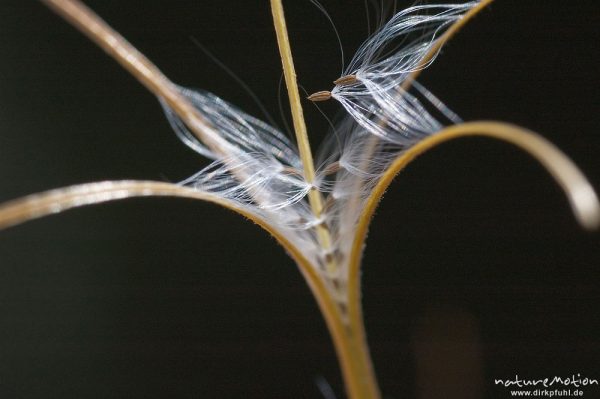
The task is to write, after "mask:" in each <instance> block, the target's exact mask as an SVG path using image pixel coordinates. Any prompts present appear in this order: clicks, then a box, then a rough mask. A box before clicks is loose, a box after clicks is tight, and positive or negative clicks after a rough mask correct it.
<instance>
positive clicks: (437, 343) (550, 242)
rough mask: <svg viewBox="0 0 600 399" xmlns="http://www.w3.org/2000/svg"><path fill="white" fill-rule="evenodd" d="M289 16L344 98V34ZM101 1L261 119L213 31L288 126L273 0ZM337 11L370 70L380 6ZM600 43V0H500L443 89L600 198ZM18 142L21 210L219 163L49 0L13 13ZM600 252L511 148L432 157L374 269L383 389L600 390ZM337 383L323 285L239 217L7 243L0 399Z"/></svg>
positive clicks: (189, 214) (161, 52)
mask: <svg viewBox="0 0 600 399" xmlns="http://www.w3.org/2000/svg"><path fill="white" fill-rule="evenodd" d="M286 3H288V4H286V6H287V9H286V11H287V15H288V18H289V22H288V25H289V29H290V34H291V39H292V46H293V49H294V53H295V55H296V60H297V61H296V62H297V71H298V75H299V81H300V83H301V84H302V85H303V86H304V87H306V90H308V91H310V92H312V91H316V90H323V89H328V88H330V85H331V84H330V82H331V81H332V80H333V79H335V78H337V77H338V76H339V69H340V55H339V51H338V48H337V45H336V42H335V39H334V36H333V34H332V32H331V29H330V27H329V26H328V24H327V22H326V20H325V18H324V17H323V16H322V15H320V14H319V13H318V11H317V10H316V9H315V8H314V7H312V6H310V5H309V3H308V1H287V2H286ZM348 3H351V4H348ZM399 3H400V6H406V5H408V4H407V3H405V2H399ZM87 4H89V5H90V6H91V7H92V8H93V9H95V10H96V11H97V12H98V13H99V14H100V15H101V16H103V17H104V18H105V19H106V20H107V21H108V22H109V23H110V24H111V25H112V26H114V27H115V28H116V29H117V30H119V31H120V32H121V33H122V34H123V35H124V36H125V37H126V38H128V39H129V40H130V41H131V42H132V43H134V44H135V45H137V46H138V47H139V48H140V50H141V51H142V52H144V53H145V54H146V55H148V56H149V57H150V58H151V59H152V60H153V61H154V62H156V63H157V65H158V66H159V67H161V68H162V69H163V71H164V72H165V73H166V74H167V75H168V76H169V77H170V78H172V79H173V80H174V81H175V82H177V83H180V84H183V85H187V86H193V87H200V88H204V89H207V90H210V91H213V92H215V93H217V94H218V95H219V96H221V97H223V98H225V99H227V100H229V101H231V102H233V103H235V104H238V105H239V106H240V107H242V108H243V109H245V110H247V111H248V112H250V113H252V114H256V115H259V111H258V108H257V106H256V105H255V104H253V103H252V101H251V100H250V99H249V97H248V95H247V94H245V93H244V91H243V90H242V88H241V87H240V86H239V85H238V84H237V83H235V82H234V81H233V80H232V79H231V78H230V77H229V76H227V74H226V73H224V72H223V71H222V69H220V68H219V67H218V66H216V65H215V64H214V63H213V62H211V61H210V60H209V59H208V58H207V57H206V56H205V55H204V54H203V53H202V52H201V51H200V50H198V48H197V47H196V46H195V45H194V44H193V43H192V41H191V40H190V36H193V37H195V38H196V39H197V40H198V41H200V42H201V43H202V44H203V45H204V46H206V47H207V48H209V49H210V50H211V51H212V52H213V53H214V54H215V55H216V56H217V57H219V58H220V59H221V60H222V61H223V62H224V63H225V64H226V65H228V66H229V67H230V68H231V69H233V70H234V71H235V72H236V73H237V74H239V76H240V77H241V79H243V80H244V81H245V82H247V83H248V84H249V85H250V86H251V88H252V90H253V91H254V92H255V93H256V94H257V96H258V97H259V98H260V99H261V100H262V101H263V102H264V104H265V106H266V107H267V109H269V110H271V111H272V113H273V114H274V117H275V118H276V119H278V120H280V117H279V116H278V115H279V112H278V111H277V109H278V106H277V98H278V90H277V87H278V82H279V76H280V69H281V67H280V61H279V59H278V55H277V50H276V44H275V38H274V33H273V30H272V27H271V21H270V11H269V7H268V2H267V1H266V0H263V1H233V2H217V1H215V2H209V1H205V2H203V1H197V0H190V1H172V2H165V1H143V2H142V1H88V2H87ZM324 5H325V7H326V8H327V10H329V11H330V13H331V16H332V18H333V19H334V20H335V21H336V24H337V27H338V29H339V30H340V33H341V35H342V38H343V41H344V45H345V49H346V52H347V57H348V56H350V55H351V54H352V53H353V52H354V50H355V49H356V46H357V45H358V44H359V43H360V42H361V41H362V40H363V39H364V37H365V34H366V31H367V24H366V19H365V15H364V14H365V13H364V6H363V4H362V2H361V1H353V2H346V1H333V0H331V1H325V2H324ZM599 25H600V10H599V7H598V5H597V2H595V1H581V0H578V1H576V2H559V1H553V2H541V1H520V2H511V1H500V0H498V1H497V2H496V3H495V4H493V5H492V7H490V8H489V9H488V10H485V11H484V12H483V13H482V14H481V15H480V16H479V17H478V18H476V19H475V20H474V21H473V22H471V23H469V25H468V26H467V27H466V28H465V29H464V31H462V32H461V33H460V34H459V35H458V36H457V37H456V38H455V40H453V41H452V42H451V43H450V45H449V46H448V47H447V48H446V49H445V50H444V52H443V54H442V55H441V56H440V57H439V58H438V60H437V61H436V63H435V64H434V65H433V66H432V67H431V68H430V69H429V70H427V71H426V72H425V73H424V74H423V75H422V83H424V84H425V85H426V86H427V87H429V88H430V89H431V90H432V91H433V92H434V93H435V94H436V95H438V96H439V97H440V98H441V99H443V100H444V101H445V102H446V103H447V104H448V105H449V106H450V107H451V108H453V109H454V110H455V111H456V112H457V113H458V114H459V115H461V116H462V117H463V118H464V119H465V120H477V119H498V120H505V121H510V122H514V123H516V124H519V125H523V126H525V127H528V128H530V129H533V130H535V131H538V132H540V133H541V134H543V135H544V136H545V137H547V138H548V139H550V140H551V141H552V142H554V143H555V144H557V145H558V146H559V147H560V148H561V149H562V150H564V151H565V152H566V153H567V154H568V155H570V156H571V157H572V158H573V159H574V160H575V162H576V163H577V164H578V165H579V166H580V167H581V168H582V170H583V171H584V172H585V173H586V174H587V176H588V177H589V178H590V180H591V182H592V183H593V184H594V186H595V187H596V188H600V158H599V157H598V151H600V138H599V137H600V136H599V134H598V127H599V118H598V111H599V109H598V105H599V104H600V102H599V101H598V100H599V98H598V88H599V85H598V77H597V76H598V74H597V65H598V61H599V59H600V57H599V56H598V55H599V48H598V40H599V39H600V37H599V36H600V35H599V34H598V26H599ZM283 101H284V102H285V101H286V99H285V97H284V98H283ZM326 110H327V111H328V112H330V115H333V114H334V113H335V112H336V110H337V107H336V106H335V104H330V105H328V106H327V107H326ZM306 114H307V119H308V123H309V130H310V135H311V139H312V140H313V145H314V144H316V143H317V142H318V141H319V140H320V138H322V137H323V135H324V133H325V132H326V131H327V123H326V122H325V121H324V120H323V118H322V117H321V116H320V115H319V114H318V113H317V112H316V110H314V108H313V107H311V106H310V105H309V104H306ZM0 131H1V133H0V200H2V201H4V200H9V199H13V198H17V197H19V196H22V195H26V194H29V193H34V192H39V191H42V190H46V189H50V188H55V187H62V186H67V185H70V184H76V183H83V182H90V181H100V180H106V179H125V178H137V179H154V180H166V181H178V180H180V179H183V178H185V177H187V176H189V175H191V174H193V173H194V172H196V171H197V170H198V169H200V168H201V167H202V165H204V163H205V162H204V161H203V160H202V159H200V158H199V157H198V156H197V155H196V154H195V153H193V152H192V151H191V150H189V149H188V148H187V147H185V146H184V145H182V144H180V143H179V142H178V140H177V138H176V137H175V135H174V134H173V133H172V132H171V131H170V128H169V126H168V124H167V122H166V121H165V120H164V117H163V116H162V112H161V110H160V107H159V105H158V103H157V101H156V100H155V99H154V98H153V97H152V95H150V94H149V93H147V92H146V91H145V89H144V88H143V87H142V86H141V85H139V84H138V83H137V82H136V81H135V80H134V79H132V78H131V77H130V76H128V75H127V74H126V73H125V72H124V71H122V70H121V68H120V67H119V66H118V65H117V64H116V63H115V62H114V61H112V60H110V59H109V58H108V57H106V56H105V55H104V54H103V53H102V52H101V51H100V50H98V49H97V48H96V47H95V46H94V45H92V44H91V43H90V42H89V41H88V40H87V39H85V38H84V37H83V36H82V35H81V34H79V33H78V32H76V31H75V30H74V29H73V28H71V27H70V26H69V25H67V24H66V23H65V22H63V21H62V20H61V19H59V18H58V17H56V16H55V15H53V14H52V13H51V12H49V11H48V10H46V9H45V8H44V7H43V6H42V5H41V4H40V3H38V2H35V1H22V0H9V1H7V0H3V1H2V3H1V4H0ZM599 237H600V236H599V235H598V234H589V233H586V232H584V231H582V230H581V229H580V228H579V227H578V226H577V225H576V222H575V221H574V219H573V217H572V216H571V213H570V210H569V207H568V204H567V201H566V199H565V197H564V195H563V194H562V192H561V191H560V189H559V188H558V187H557V186H556V185H555V184H554V182H553V181H552V180H551V178H550V177H549V176H548V174H547V173H546V172H545V171H544V170H543V169H542V168H541V167H540V166H539V165H538V164H536V162H535V161H533V160H532V159H530V158H529V157H528V156H527V155H525V154H524V153H522V152H520V151H519V150H517V149H515V148H512V147H510V146H508V145H506V144H503V143H499V142H494V141H491V140H486V139H468V140H466V139H465V140H460V141H456V142H453V143H448V144H445V145H444V146H442V147H440V148H438V149H435V150H434V151H432V152H431V153H429V154H427V155H425V156H423V157H421V158H419V159H418V161H417V162H415V163H413V164H411V165H410V167H409V168H408V169H407V170H406V171H405V172H403V174H402V175H401V178H399V179H398V180H397V181H396V182H395V183H394V184H393V185H392V187H391V188H390V190H389V192H388V193H387V195H386V197H385V199H384V201H383V203H382V205H381V207H380V209H379V211H378V214H377V215H376V218H375V219H374V221H373V224H372V226H371V232H370V235H369V240H368V245H367V248H366V252H365V257H364V272H363V282H364V302H365V317H366V325H367V331H368V337H369V343H370V346H371V349H372V352H373V359H374V363H375V367H376V370H377V373H378V376H379V380H380V384H381V388H382V390H383V392H384V393H385V394H386V395H388V397H389V398H416V397H435V395H436V394H435V393H431V391H432V390H433V392H435V390H436V389H438V391H439V392H444V393H443V394H440V395H438V396H437V397H448V398H451V397H462V398H468V397H486V398H505V397H508V395H507V393H506V392H505V390H504V389H500V388H498V387H495V386H494V385H493V379H494V378H511V377H514V375H515V374H519V375H520V376H524V377H531V378H535V377H537V378H539V377H545V376H550V377H551V376H554V375H571V374H573V373H575V374H576V373H581V374H582V375H585V376H588V377H593V378H599V379H600V366H599V363H600V313H599V312H598V307H599V306H600V285H599V283H600V279H599V277H600V273H599V271H598V266H599V260H600V252H599V251H598V248H599V245H598V244H599V243H600V240H599ZM465 354H466V355H465ZM432 359H433V360H432ZM435 359H439V360H435ZM428 364H429V365H432V366H431V367H433V368H436V367H437V368H438V369H439V370H438V371H437V373H438V374H439V375H442V376H446V377H447V378H446V381H444V378H439V379H436V378H435V375H436V371H435V370H434V371H431V370H430V371H427V370H428V369H427V367H428V366H427V365H428ZM424 370H425V371H424ZM427 373H429V374H427ZM432 373H433V374H432ZM453 373H454V374H453ZM448 376H450V377H448ZM318 378H324V379H325V380H327V381H328V383H330V384H331V385H332V387H333V389H334V391H335V392H336V393H337V395H338V397H343V396H344V395H343V388H342V383H341V379H340V376H339V371H338V367H337V363H336V359H335V354H334V352H333V349H332V345H331V342H330V338H329V337H328V334H327V331H326V328H325V326H324V323H323V322H322V321H321V318H320V315H319V313H318V309H317V307H316V305H315V303H314V301H313V299H312V298H311V295H310V293H309V290H308V289H307V287H306V286H305V284H304V282H303V280H302V278H301V276H300V274H299V273H298V272H297V270H296V268H295V266H294V264H293V263H292V261H291V260H289V259H288V258H287V256H286V255H285V253H284V251H283V250H282V249H281V248H280V247H279V246H278V245H277V244H276V243H275V241H274V240H273V239H271V238H270V237H268V236H267V235H266V234H265V233H263V232H262V231H260V229H259V228H258V227H257V226H255V225H253V224H252V223H250V222H248V221H244V220H242V219H241V218H240V217H238V216H237V215H235V214H233V213H231V212H229V211H225V210H222V209H219V208H217V207H215V206H213V205H208V204H203V203H200V202H192V201H186V200H180V199H134V200H127V201H123V202H118V203H112V204H106V205H101V206H94V207H89V208H85V209H78V210H73V211H69V212H67V213H64V214H61V215H57V216H52V217H48V218H45V219H42V220H37V221H34V222H31V223H27V224H25V225H22V226H18V227H16V228H12V229H9V230H7V231H2V232H0V398H59V397H60V398H75V397H77V398H88V397H89V398H106V397H118V398H163V397H170V398H212V397H215V398H250V397H261V398H287V397H290V398H319V397H322V395H321V394H320V393H319V392H318V390H317V388H316V383H315V380H316V379H318ZM448 380H449V381H448ZM453 386H454V387H453ZM456 386H458V387H461V386H462V387H463V389H465V390H467V391H469V392H467V393H465V392H462V393H461V392H460V388H456ZM453 389H454V390H455V391H453ZM428 392H429V393H428ZM427 395H429V396H427ZM594 395H595V396H594ZM585 397H586V398H592V397H600V389H598V388H595V389H587V390H585Z"/></svg>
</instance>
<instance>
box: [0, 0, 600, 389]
mask: <svg viewBox="0 0 600 399" xmlns="http://www.w3.org/2000/svg"><path fill="white" fill-rule="evenodd" d="M41 2H42V3H45V4H46V5H48V6H49V7H50V8H52V9H53V10H54V11H56V12H57V13H58V14H59V15H61V16H62V17H63V18H65V19H66V20H68V21H69V22H70V23H72V24H73V25H74V26H75V27H76V28H77V29H79V30H80V31H82V32H83V33H84V34H85V35H87V36H88V37H89V38H90V39H91V40H92V41H94V42H95V43H96V44H98V45H99V46H100V47H101V48H102V49H103V50H104V51H106V52H107V53H108V55H109V56H111V57H112V58H114V59H115V60H116V61H117V62H119V63H120V64H121V65H122V66H123V67H124V68H125V69H126V70H128V71H129V72H130V73H131V74H132V75H133V76H134V77H136V78H137V79H138V80H139V81H140V82H141V83H142V84H143V85H144V86H145V87H147V88H148V89H149V90H150V91H151V92H152V93H153V94H154V95H156V96H157V97H158V99H159V100H160V102H161V104H162V106H163V108H164V110H165V114H166V116H167V118H168V120H169V122H170V123H171V125H172V127H173V128H174V130H175V132H176V133H177V135H178V136H179V137H180V138H181V139H182V141H183V142H184V143H185V144H187V145H188V146H189V147H190V148H192V149H193V150H195V151H196V152H198V153H199V154H201V155H202V156H204V157H206V158H209V159H211V160H213V163H212V164H210V165H209V166H208V167H206V168H205V169H203V170H201V171H200V172H198V173H196V174H194V175H193V176H191V177H190V178H188V179H186V180H185V181H183V182H181V183H179V184H171V183H164V182H156V181H134V180H125V181H107V182H98V183H88V184H82V185H77V186H72V187H67V188H62V189H57V190H52V191H47V192H43V193H39V194H34V195H30V196H27V197H24V198H20V199H16V200H13V201H10V202H7V203H5V204H2V205H0V228H7V227H10V226H14V225H16V224H19V223H23V222H26V221H29V220H32V219H35V218H38V217H42V216H45V215H49V214H53V213H59V212H62V211H65V210H67V209H71V208H74V207H79V206H83V205H90V204H98V203H102V202H107V201H112V200H118V199H123V198H131V197H146V196H170V197H184V198H190V199H199V200H203V201H207V202H212V203H216V204H218V205H221V206H223V207H225V208H228V209H231V210H233V211H235V212H237V213H239V214H241V215H242V216H244V217H246V218H249V219H251V220H252V221H254V222H255V223H257V224H258V225H260V226H261V227H262V228H264V229H265V230H266V231H268V232H269V233H270V234H271V235H272V236H273V237H275V238H276V239H277V241H278V242H279V243H280V244H281V245H282V246H283V247H284V248H285V249H286V251H287V252H288V253H289V254H290V256H291V257H292V258H293V260H294V261H295V262H296V264H297V265H298V268H299V270H300V271H301V273H302V275H303V276H304V278H305V280H306V282H307V284H308V285H309V287H310V289H311V291H312V293H313V295H314V297H315V299H316V301H317V303H318V305H319V308H320V310H321V312H322V314H323V317H324V319H325V321H326V324H327V327H328V329H329V332H330V334H331V337H332V340H333V343H334V346H335V349H336V353H337V357H338V360H339V364H340V368H341V372H342V376H343V380H344V384H345V388H346V393H347V395H348V397H350V398H352V399H367V398H368V399H377V398H380V397H381V394H380V390H379V387H378V384H377V379H376V377H375V372H374V367H373V365H372V361H371V357H370V354H369V349H368V345H367V340H366V333H365V326H364V323H363V316H362V308H361V295H360V293H361V286H360V267H361V256H362V251H363V248H364V245H365V239H366V235H367V231H368V226H369V222H370V220H371V218H372V216H373V214H374V211H375V209H376V207H377V205H378V203H379V201H380V200H381V197H382V195H383V193H384V191H385V190H386V189H387V187H388V186H389V184H390V183H391V181H392V180H393V178H394V177H395V176H396V174H397V173H399V172H400V171H401V170H402V169H403V168H404V167H405V166H406V165H407V164H408V163H409V162H411V161H412V160H413V159H415V157H417V156H418V155H420V154H422V153H424V152H426V151H427V150H429V149H431V148H433V147H436V146H437V145H439V144H442V143H444V142H446V141H449V140H452V139H455V138H460V137H469V136H484V137H490V138H494V139H498V140H502V141H505V142H508V143H510V144H513V145H515V146H517V147H519V148H521V149H522V150H524V151H526V152H527V153H529V154H530V155H531V156H533V157H534V158H535V159H536V160H538V161H539V162H540V163H541V164H542V165H543V166H544V167H545V168H546V169H547V170H548V171H549V172H550V174H551V175H552V176H553V177H554V178H555V179H556V181H557V183H558V184H559V185H560V186H561V187H562V188H563V190H564V191H565V192H566V194H567V197H568V199H569V202H570V204H571V207H572V209H573V212H574V213H575V216H576V218H577V220H578V221H579V223H580V224H581V225H582V226H583V227H584V228H586V229H590V230H593V229H597V228H598V227H599V225H600V205H599V202H598V198H597V196H596V194H595V192H594V190H593V188H592V187H591V185H590V184H589V183H588V181H587V180H586V178H585V177H584V176H583V174H582V173H581V172H580V171H579V170H578V168H577V167H576V166H575V165H574V164H573V162H571V161H570V160H569V159H568V158H567V157H566V156H565V155H564V154H563V153H562V152H560V150H558V149H557V148H556V147H555V146H554V145H552V144H551V143H549V142H548V141H547V140H545V139H544V138H542V137H541V136H539V135H537V134H536V133H533V132H531V131H529V130H527V129H524V128H521V127H518V126H514V125H511V124H508V123H502V122H494V121H477V122H466V123H465V122H462V121H461V119H460V118H459V117H458V116H457V115H456V114H455V113H454V112H452V111H451V110H450V109H449V108H448V107H447V106H445V105H444V104H443V103H442V102H441V101H440V100H439V99H437V98H436V97H435V96H434V95H433V94H432V93H431V92H429V90H427V89H426V88H425V87H424V86H422V85H421V84H420V83H418V82H417V80H416V78H417V76H418V75H419V73H421V71H423V70H424V69H425V68H427V66H429V65H430V64H431V63H432V62H433V61H434V60H435V58H436V56H437V55H438V53H439V51H440V49H441V48H442V46H443V45H444V44H445V43H446V42H447V41H448V40H449V39H450V38H451V37H452V36H453V35H454V34H455V33H456V32H457V31H458V30H459V29H460V28H461V27H462V26H463V25H464V24H465V23H466V22H467V21H469V20H470V19H471V18H472V17H473V16H475V15H476V14H477V13H478V12H479V11H480V10H481V9H482V8H484V7H486V6H487V5H488V4H489V3H491V0H483V1H472V2H467V3H464V4H451V5H448V4H446V5H419V6H413V7H411V8H409V9H406V10H403V11H400V12H398V13H397V14H395V15H393V16H392V17H391V18H390V20H389V21H388V22H386V23H385V24H382V26H381V27H379V29H378V30H377V31H376V32H375V33H374V34H373V35H371V36H370V37H369V38H368V39H367V40H366V41H365V42H364V43H363V44H362V45H361V46H360V47H359V49H358V51H357V52H356V54H355V56H354V57H353V59H352V61H351V62H350V64H349V65H348V66H347V67H346V68H345V69H344V71H343V73H342V75H341V76H339V77H335V79H333V78H332V80H334V87H333V89H331V90H329V91H327V90H323V91H319V92H318V93H315V94H313V95H311V96H309V99H310V100H313V101H322V100H336V101H338V102H339V103H340V104H341V106H342V108H343V109H344V110H345V112H346V114H347V115H346V117H345V118H344V119H343V120H342V122H341V123H339V125H338V126H337V127H336V132H335V133H332V135H331V136H330V137H329V138H327V139H326V140H325V142H324V144H323V145H322V146H321V147H320V148H319V150H318V151H317V152H316V153H315V155H314V156H313V153H312V150H311V146H310V144H309V134H310V132H309V130H308V129H307V126H306V122H305V120H304V116H303V110H302V99H301V96H300V93H299V91H298V83H297V81H296V78H297V76H296V71H295V67H294V62H293V58H292V50H291V44H290V40H289V38H288V32H287V27H286V21H285V14H284V8H283V4H282V0H270V5H271V10H272V16H273V21H274V27H275V33H276V37H277V42H278V45H279V50H280V55H281V60H282V66H283V72H284V76H285V82H286V87H287V91H288V96H289V100H290V110H291V114H292V117H293V125H294V131H295V135H296V139H295V142H293V141H292V140H290V139H289V138H288V137H287V136H286V135H285V134H283V133H282V132H280V131H279V130H277V129H276V128H274V127H272V126H270V125H268V124H266V123H264V122H262V121H260V120H258V119H256V118H254V117H252V116H250V115H248V114H246V113H244V112H243V111H241V110H240V109H238V108H236V107H235V106H233V105H231V104H229V103H227V102H226V101H224V100H222V99H220V98H219V97H217V96H216V95H214V94H212V93H209V92H204V91H197V90H190V89H187V88H184V87H181V86H178V85H176V84H174V83H173V82H171V81H170V80H169V79H168V78H167V77H166V76H165V75H164V74H163V73H162V72H160V70H159V69H158V68H157V67H156V66H155V65H154V64H153V63H152V62H150V61H149V60H148V59H147V58H146V57H145V56H144V55H143V54H141V53H140V52H139V51H138V50H136V49H135V48H134V47H133V46H132V45H131V44H130V43H128V42H127V41H126V40H125V39H124V38H123V37H122V36H121V35H119V34H118V33H117V32H115V31H114V30H113V29H112V28H111V27H110V26H109V25H108V24H106V23H105V22H104V21H102V20H101V19H100V18H99V17H98V16H97V15H96V14H95V13H94V12H93V11H91V10H90V9H88V8H87V7H86V6H85V5H83V4H82V3H81V2H79V1H78V0H41ZM434 112H435V113H436V114H439V116H433V114H434Z"/></svg>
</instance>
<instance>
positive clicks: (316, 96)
mask: <svg viewBox="0 0 600 399" xmlns="http://www.w3.org/2000/svg"><path fill="white" fill-rule="evenodd" d="M306 98H307V99H309V100H310V101H313V102H317V101H327V100H329V99H330V98H331V92H330V91H327V90H323V91H318V92H316V93H313V94H311V95H310V96H308V97H306Z"/></svg>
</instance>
